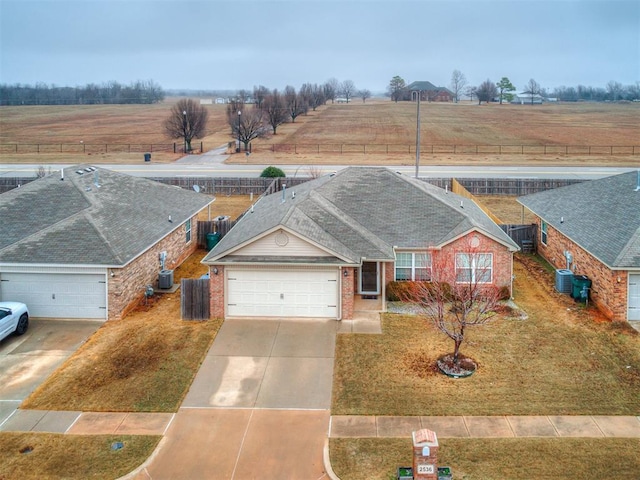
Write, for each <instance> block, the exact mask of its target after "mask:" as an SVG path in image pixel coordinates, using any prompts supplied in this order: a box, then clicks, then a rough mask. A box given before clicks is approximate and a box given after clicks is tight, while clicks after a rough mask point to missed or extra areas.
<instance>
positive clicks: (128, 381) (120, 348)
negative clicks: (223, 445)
mask: <svg viewBox="0 0 640 480" xmlns="http://www.w3.org/2000/svg"><path fill="white" fill-rule="evenodd" d="M205 254H206V252H204V251H202V250H200V251H198V253H197V254H194V255H192V256H191V258H189V259H188V260H187V261H185V263H183V264H182V265H181V266H180V267H179V268H177V269H176V270H175V273H174V279H175V281H176V282H180V279H181V278H198V277H199V276H200V275H201V274H202V273H205V272H206V271H207V268H206V266H204V265H201V264H200V260H201V259H202V257H203V256H204V255H205ZM221 325H222V320H221V319H213V320H209V321H204V322H193V321H183V320H180V290H178V291H177V292H175V293H167V294H161V295H155V296H154V297H153V298H152V299H150V301H149V304H147V305H145V303H144V301H143V303H142V304H141V305H140V306H139V308H138V309H137V310H136V311H134V312H132V313H131V314H129V315H128V316H127V317H125V318H124V319H123V320H120V321H109V322H106V323H105V324H104V325H103V326H102V327H101V328H100V329H98V331H97V332H96V333H95V334H94V335H92V336H91V338H89V340H88V341H87V343H85V344H84V345H83V346H82V347H80V348H79V349H78V351H77V352H76V353H75V354H74V355H73V356H71V358H69V360H67V361H66V362H65V363H64V364H63V365H62V367H60V368H59V369H58V370H56V371H55V372H54V373H53V374H52V375H51V376H50V377H49V378H48V379H47V380H46V381H45V382H43V383H42V384H41V385H40V386H39V387H38V388H37V389H36V390H35V391H34V392H33V393H32V394H31V396H29V398H27V399H26V400H25V401H24V402H23V404H22V405H21V408H33V409H41V410H79V411H93V412H175V411H176V410H177V409H178V408H179V407H180V403H181V402H182V399H183V398H184V396H185V395H186V393H187V391H188V390H189V387H190V385H191V382H192V381H193V378H194V376H195V374H196V373H197V371H198V368H199V367H200V364H201V363H202V361H203V360H204V357H205V355H206V353H207V351H208V349H209V346H210V345H211V343H212V342H213V339H214V338H215V336H216V333H217V331H218V329H219V328H220V326H221Z"/></svg>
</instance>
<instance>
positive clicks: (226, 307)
mask: <svg viewBox="0 0 640 480" xmlns="http://www.w3.org/2000/svg"><path fill="white" fill-rule="evenodd" d="M467 242H470V243H471V244H472V245H474V246H475V247H477V249H478V251H479V252H481V256H482V262H483V265H484V267H486V269H485V270H484V272H485V275H486V276H485V280H484V281H485V283H487V284H488V285H495V286H497V287H506V288H508V289H509V291H511V282H512V275H513V252H515V251H517V250H518V246H517V244H516V243H514V242H513V241H512V240H511V239H510V238H509V237H508V236H507V235H506V234H505V233H504V232H503V231H502V229H501V228H500V227H499V226H498V225H496V224H495V223H494V222H493V221H492V220H491V219H490V218H489V217H488V216H487V215H486V214H485V213H484V212H483V211H482V210H481V209H480V208H479V207H478V206H477V205H475V204H474V203H473V202H472V201H470V200H468V199H464V198H462V197H460V196H458V195H456V194H454V193H451V192H449V191H446V190H443V189H441V188H438V187H435V186H433V185H430V184H428V183H426V182H423V181H420V180H417V179H414V178H410V177H407V176H403V175H400V174H398V173H394V172H392V171H390V170H388V169H386V168H372V167H350V168H347V169H344V170H342V171H340V172H339V173H337V174H332V175H327V176H324V177H320V178H318V179H315V180H311V181H309V182H306V183H304V184H301V185H298V186H296V187H292V188H285V189H283V190H282V191H281V192H279V193H274V194H272V195H268V196H265V197H262V198H261V199H260V200H259V201H258V202H257V203H256V204H255V205H254V206H253V207H252V208H251V209H250V210H249V211H247V212H246V213H245V214H244V215H243V216H242V218H241V219H240V220H239V221H238V223H237V224H236V225H235V226H234V227H233V228H232V229H231V230H230V231H229V233H227V235H226V236H225V237H223V238H222V240H221V241H220V242H219V243H218V244H217V245H216V246H215V247H214V248H213V249H212V250H211V252H209V254H208V255H207V256H206V257H205V258H204V259H203V263H204V264H206V265H208V266H209V275H210V290H211V295H210V298H211V300H210V301H211V315H212V316H215V317H225V318H229V317H321V318H334V319H350V318H352V316H353V309H354V302H355V298H356V296H364V297H377V298H382V299H383V300H382V302H383V304H382V305H383V309H384V308H385V307H386V306H385V303H384V297H385V291H386V285H387V284H388V283H389V282H391V281H394V280H428V279H429V278H430V274H431V267H432V261H434V260H435V259H433V258H432V257H431V256H432V255H450V256H452V255H455V258H456V262H457V263H456V267H455V268H456V269H460V275H465V274H467V275H474V272H476V271H479V269H480V267H479V266H477V265H475V263H474V264H473V265H472V264H471V262H470V261H469V258H467V256H466V255H467V253H465V250H464V245H465V244H466V243H467ZM463 270H464V271H463Z"/></svg>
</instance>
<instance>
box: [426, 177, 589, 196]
mask: <svg viewBox="0 0 640 480" xmlns="http://www.w3.org/2000/svg"><path fill="white" fill-rule="evenodd" d="M425 180H426V181H428V182H429V183H434V182H432V180H434V179H429V178H427V179H425ZM447 180H448V179H447ZM456 181H457V182H458V183H459V184H460V185H462V186H463V187H464V188H465V189H466V190H468V191H469V192H470V193H472V194H473V195H515V196H518V197H520V196H523V195H529V194H531V193H537V192H542V191H545V190H551V189H554V188H559V187H565V186H567V185H573V184H574V183H582V182H585V181H587V180H580V179H575V178H573V179H569V178H566V179H555V178H457V179H456ZM439 186H442V187H443V188H444V186H443V185H439ZM451 188H453V187H451Z"/></svg>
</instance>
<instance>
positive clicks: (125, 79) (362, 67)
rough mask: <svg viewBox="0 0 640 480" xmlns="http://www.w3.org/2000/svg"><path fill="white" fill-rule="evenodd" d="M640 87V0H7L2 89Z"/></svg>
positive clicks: (2, 7) (1, 34)
mask: <svg viewBox="0 0 640 480" xmlns="http://www.w3.org/2000/svg"><path fill="white" fill-rule="evenodd" d="M454 69H458V70H460V71H461V72H462V73H464V75H465V76H466V78H467V80H468V82H469V84H470V85H478V84H480V83H481V82H482V81H484V80H485V79H487V78H489V79H491V80H493V81H494V82H495V81H498V80H499V79H500V78H501V77H503V76H506V77H508V78H509V79H510V80H511V81H512V83H513V84H514V85H515V86H516V88H517V89H518V90H522V89H524V86H525V84H526V83H527V82H528V81H529V79H530V78H533V79H535V80H536V81H537V82H538V83H539V84H540V85H541V86H542V87H545V88H547V89H549V90H552V89H553V88H554V87H557V86H561V85H565V86H577V85H579V84H582V85H590V86H597V87H605V86H606V84H607V82H609V81H610V80H615V81H618V82H620V83H622V84H623V85H629V84H633V83H635V82H636V81H640V0H595V1H591V0H508V1H507V0H505V1H498V0H446V1H444V0H442V1H436V0H414V1H403V0H386V1H383V0H379V1H376V0H352V1H349V0H347V1H341V0H340V1H339V0H282V1H274V0H254V1H249V0H233V1H228V0H199V1H190V0H79V1H69V0H0V83H9V84H14V83H22V84H35V83H36V82H44V83H47V84H55V85H59V86H62V85H64V86H76V85H85V84H87V83H91V82H93V83H98V84H100V83H104V82H107V81H110V80H115V81H117V82H120V83H124V84H128V83H130V82H133V81H136V80H154V81H156V82H157V83H159V84H160V85H161V86H162V87H163V88H165V89H174V88H189V89H234V90H235V89H239V88H245V89H252V88H253V86H254V85H264V86H266V87H268V88H279V89H282V88H284V87H285V86H286V85H293V86H294V87H296V88H299V87H300V85H302V84H303V83H305V82H310V83H324V82H325V81H326V80H327V79H329V78H332V77H334V78H337V79H338V80H340V81H342V80H347V79H348V80H352V81H353V82H354V83H355V84H356V87H357V88H368V89H370V90H372V91H374V92H378V91H384V90H385V89H386V87H387V85H388V84H389V80H390V79H391V78H392V77H393V76H394V75H400V76H401V77H402V78H404V79H405V81H407V83H410V82H412V81H415V80H429V81H430V82H432V83H434V84H436V85H438V86H449V84H450V81H451V73H452V71H453V70H454Z"/></svg>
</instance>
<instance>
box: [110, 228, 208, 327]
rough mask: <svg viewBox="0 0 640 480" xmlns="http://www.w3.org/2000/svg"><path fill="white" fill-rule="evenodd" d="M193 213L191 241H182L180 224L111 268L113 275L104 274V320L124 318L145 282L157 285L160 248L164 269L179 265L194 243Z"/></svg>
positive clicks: (195, 240) (139, 297) (186, 256)
mask: <svg viewBox="0 0 640 480" xmlns="http://www.w3.org/2000/svg"><path fill="white" fill-rule="evenodd" d="M196 229H197V222H196V217H193V218H192V219H191V241H190V242H189V243H185V239H186V233H185V227H184V224H183V225H181V226H180V227H179V228H177V229H176V230H175V231H173V232H172V233H171V234H169V235H168V236H166V237H165V238H163V239H162V240H161V241H159V242H158V243H156V244H155V245H154V246H153V247H151V248H150V249H149V250H147V251H146V252H145V253H143V254H142V255H140V256H139V257H138V258H136V259H135V260H134V261H133V262H131V263H130V264H129V265H127V266H126V267H124V268H118V269H111V271H112V272H113V273H114V276H113V277H111V276H108V282H109V286H108V308H109V318H108V320H119V319H122V318H124V317H125V316H126V315H127V314H128V313H129V312H131V310H133V309H134V308H135V307H136V306H137V305H139V304H140V302H141V301H142V299H143V298H144V291H145V286H146V285H153V286H154V287H157V286H158V272H160V260H159V257H160V252H163V251H166V252H167V259H166V261H165V269H167V270H173V269H175V268H177V267H178V266H180V264H181V263H182V262H184V261H185V260H186V259H187V258H188V257H189V255H191V254H192V253H193V252H195V250H196V249H197V247H198V244H197V238H198V237H197V233H198V232H197V230H196Z"/></svg>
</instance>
